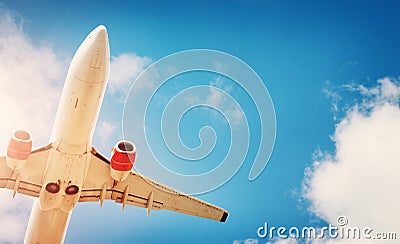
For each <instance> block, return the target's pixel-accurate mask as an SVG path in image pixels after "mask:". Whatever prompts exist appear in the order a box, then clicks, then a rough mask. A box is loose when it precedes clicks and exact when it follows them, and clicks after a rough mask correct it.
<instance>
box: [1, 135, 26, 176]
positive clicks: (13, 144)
mask: <svg viewBox="0 0 400 244" xmlns="http://www.w3.org/2000/svg"><path fill="white" fill-rule="evenodd" d="M31 150H32V136H31V133H29V131H26V130H23V129H18V130H15V131H14V132H13V134H12V136H11V138H10V141H9V142H8V148H7V155H6V162H7V166H8V167H10V168H11V169H17V170H18V169H20V168H22V167H23V166H24V164H25V162H26V160H27V159H28V158H29V155H30V153H31Z"/></svg>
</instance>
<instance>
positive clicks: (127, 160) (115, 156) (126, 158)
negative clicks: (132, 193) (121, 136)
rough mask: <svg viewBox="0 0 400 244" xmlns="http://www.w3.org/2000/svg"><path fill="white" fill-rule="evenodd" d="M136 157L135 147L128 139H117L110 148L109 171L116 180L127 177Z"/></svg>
mask: <svg viewBox="0 0 400 244" xmlns="http://www.w3.org/2000/svg"><path fill="white" fill-rule="evenodd" d="M135 159H136V147H135V145H134V144H133V143H132V142H130V141H125V140H123V141H119V142H118V143H117V144H116V145H115V147H114V148H113V149H112V154H111V160H110V161H111V162H110V173H111V177H112V178H113V179H114V180H116V181H123V180H125V179H126V177H128V175H129V173H130V172H131V170H132V168H133V163H134V162H135Z"/></svg>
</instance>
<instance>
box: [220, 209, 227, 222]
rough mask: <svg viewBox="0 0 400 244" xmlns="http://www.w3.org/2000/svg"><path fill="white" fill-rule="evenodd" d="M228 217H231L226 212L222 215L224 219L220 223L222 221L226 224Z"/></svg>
mask: <svg viewBox="0 0 400 244" xmlns="http://www.w3.org/2000/svg"><path fill="white" fill-rule="evenodd" d="M228 215H229V214H228V212H226V211H225V212H224V214H223V215H222V218H221V220H220V221H221V222H225V221H226V219H227V218H228Z"/></svg>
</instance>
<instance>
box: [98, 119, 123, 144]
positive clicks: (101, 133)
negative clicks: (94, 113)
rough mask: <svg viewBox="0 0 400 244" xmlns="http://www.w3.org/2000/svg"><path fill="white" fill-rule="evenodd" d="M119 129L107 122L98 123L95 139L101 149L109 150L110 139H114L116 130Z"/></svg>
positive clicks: (115, 124) (114, 124)
mask: <svg viewBox="0 0 400 244" xmlns="http://www.w3.org/2000/svg"><path fill="white" fill-rule="evenodd" d="M118 127H119V125H118V124H117V123H114V122H108V121H99V123H98V124H97V128H96V134H95V138H98V140H99V141H100V146H101V149H102V150H104V149H106V148H108V149H109V148H111V146H113V145H111V144H109V142H110V138H111V137H113V138H114V137H115V133H116V129H117V128H118Z"/></svg>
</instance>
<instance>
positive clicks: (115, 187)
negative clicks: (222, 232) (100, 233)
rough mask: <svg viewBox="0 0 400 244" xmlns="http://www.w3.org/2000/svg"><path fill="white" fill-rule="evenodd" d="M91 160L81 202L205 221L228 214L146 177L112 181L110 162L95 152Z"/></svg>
mask: <svg viewBox="0 0 400 244" xmlns="http://www.w3.org/2000/svg"><path fill="white" fill-rule="evenodd" d="M91 153H92V157H91V162H90V166H89V170H88V174H87V176H86V181H85V183H84V185H83V188H82V191H81V196H80V199H79V201H80V202H95V201H100V204H101V205H102V204H103V201H104V200H114V201H115V202H117V203H121V204H122V208H123V209H124V207H125V205H126V204H128V205H133V206H138V207H143V208H147V213H148V214H149V213H150V211H151V210H161V209H167V210H171V211H175V212H180V213H184V214H189V215H193V216H198V217H202V218H207V219H213V220H218V221H221V222H225V221H226V219H227V217H228V212H227V211H226V210H224V209H222V208H220V207H217V206H215V205H212V204H210V203H207V202H205V201H202V200H200V199H198V198H195V197H192V196H189V195H187V194H184V193H181V192H178V191H176V190H174V189H172V188H169V187H167V186H164V185H162V184H160V183H158V182H155V181H153V180H151V179H149V178H147V177H144V176H142V175H139V174H137V173H135V172H131V173H130V175H129V176H128V178H127V179H126V180H124V181H121V182H116V181H114V180H113V179H112V178H111V176H110V166H109V164H110V162H109V160H108V159H107V158H105V157H104V156H103V155H101V154H100V153H99V152H97V151H96V150H95V149H94V148H93V149H92V151H91Z"/></svg>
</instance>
